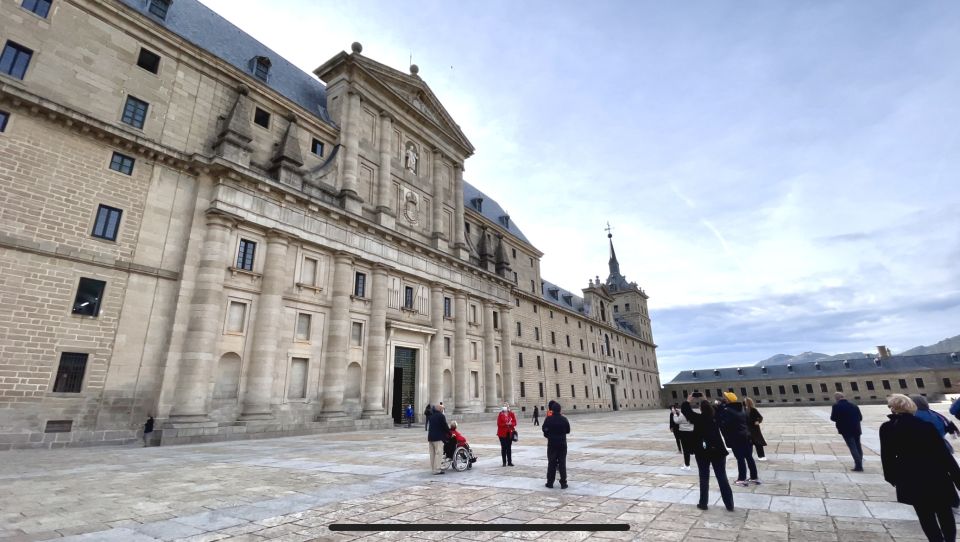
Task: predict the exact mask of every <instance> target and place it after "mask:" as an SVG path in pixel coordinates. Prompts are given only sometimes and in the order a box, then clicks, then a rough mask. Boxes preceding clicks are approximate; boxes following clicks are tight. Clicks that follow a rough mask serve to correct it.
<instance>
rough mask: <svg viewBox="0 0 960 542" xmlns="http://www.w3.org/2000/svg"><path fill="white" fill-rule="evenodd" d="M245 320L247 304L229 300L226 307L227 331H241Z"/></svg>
mask: <svg viewBox="0 0 960 542" xmlns="http://www.w3.org/2000/svg"><path fill="white" fill-rule="evenodd" d="M246 321H247V304H246V303H241V302H240V301H231V302H230V306H229V307H228V308H227V332H228V333H243V329H244V325H245V324H246Z"/></svg>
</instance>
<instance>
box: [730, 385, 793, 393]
mask: <svg viewBox="0 0 960 542" xmlns="http://www.w3.org/2000/svg"><path fill="white" fill-rule="evenodd" d="M777 389H778V390H779V391H780V395H786V394H787V388H785V387H784V386H777ZM718 391H719V390H718ZM718 395H719V394H718Z"/></svg>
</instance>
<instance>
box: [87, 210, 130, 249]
mask: <svg viewBox="0 0 960 542" xmlns="http://www.w3.org/2000/svg"><path fill="white" fill-rule="evenodd" d="M122 215H123V211H121V210H120V209H115V208H113V207H110V206H108V205H104V204H102V203H101V204H100V206H99V207H97V217H96V219H95V220H94V221H93V231H92V232H91V233H90V235H92V236H94V237H99V238H100V239H106V240H107V241H116V240H117V232H118V231H119V230H120V217H121V216H122Z"/></svg>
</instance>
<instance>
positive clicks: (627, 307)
mask: <svg viewBox="0 0 960 542" xmlns="http://www.w3.org/2000/svg"><path fill="white" fill-rule="evenodd" d="M623 310H624V311H626V312H630V303H624V304H623Z"/></svg>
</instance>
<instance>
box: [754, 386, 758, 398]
mask: <svg viewBox="0 0 960 542" xmlns="http://www.w3.org/2000/svg"><path fill="white" fill-rule="evenodd" d="M753 395H754V397H756V396H757V395H760V388H758V387H757V386H754V387H753Z"/></svg>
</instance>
